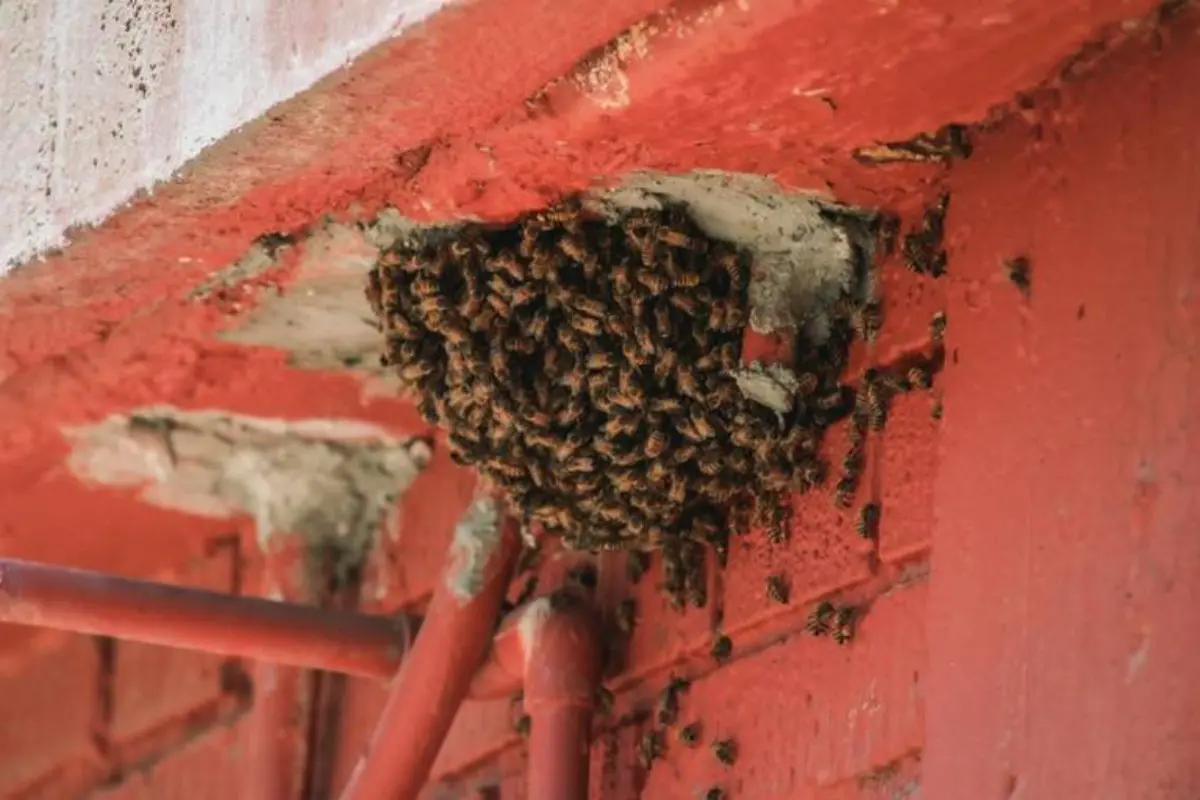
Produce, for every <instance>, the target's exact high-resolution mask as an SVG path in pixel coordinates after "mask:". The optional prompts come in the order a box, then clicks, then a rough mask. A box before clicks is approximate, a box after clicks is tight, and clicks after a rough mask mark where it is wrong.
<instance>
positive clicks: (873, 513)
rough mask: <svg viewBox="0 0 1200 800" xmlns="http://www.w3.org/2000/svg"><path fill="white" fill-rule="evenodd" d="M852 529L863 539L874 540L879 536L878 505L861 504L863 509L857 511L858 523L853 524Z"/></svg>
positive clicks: (872, 503)
mask: <svg viewBox="0 0 1200 800" xmlns="http://www.w3.org/2000/svg"><path fill="white" fill-rule="evenodd" d="M854 529H855V530H856V531H858V535H859V536H861V537H862V538H864V539H874V538H875V537H876V536H878V535H879V504H878V503H874V502H871V503H863V507H862V508H861V509H859V512H858V522H857V523H855V525H854Z"/></svg>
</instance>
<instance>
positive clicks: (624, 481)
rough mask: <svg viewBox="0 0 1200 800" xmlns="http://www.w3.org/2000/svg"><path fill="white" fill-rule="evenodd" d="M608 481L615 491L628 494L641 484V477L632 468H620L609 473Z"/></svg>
mask: <svg viewBox="0 0 1200 800" xmlns="http://www.w3.org/2000/svg"><path fill="white" fill-rule="evenodd" d="M609 483H611V484H612V487H613V489H615V490H616V491H618V492H621V493H623V494H629V493H631V492H633V491H634V490H635V489H637V488H638V486H640V485H641V479H640V477H639V476H638V475H637V474H635V473H634V472H633V471H632V470H621V471H618V472H613V473H611V474H610V475H609Z"/></svg>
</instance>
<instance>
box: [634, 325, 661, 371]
mask: <svg viewBox="0 0 1200 800" xmlns="http://www.w3.org/2000/svg"><path fill="white" fill-rule="evenodd" d="M633 335H634V337H636V339H637V346H638V348H639V349H640V350H641V352H642V353H644V354H647V355H649V354H652V353H654V352H655V350H656V349H657V348H655V346H654V334H653V333H652V332H651V331H650V328H648V327H646V326H645V325H638V326H637V327H635V328H634V330H633ZM644 360H645V357H644V356H643V357H642V359H640V360H639V363H640V361H644Z"/></svg>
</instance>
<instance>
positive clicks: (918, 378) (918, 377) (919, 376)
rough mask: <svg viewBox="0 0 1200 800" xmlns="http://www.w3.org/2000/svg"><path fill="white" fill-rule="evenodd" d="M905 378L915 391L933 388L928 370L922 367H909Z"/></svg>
mask: <svg viewBox="0 0 1200 800" xmlns="http://www.w3.org/2000/svg"><path fill="white" fill-rule="evenodd" d="M906 376H907V378H908V382H909V384H911V385H912V386H913V387H914V388H917V389H928V388H930V387H931V386H933V378H932V376H931V375H930V374H929V370H928V369H926V368H925V367H922V366H915V367H911V368H909V370H908V373H907V375H906Z"/></svg>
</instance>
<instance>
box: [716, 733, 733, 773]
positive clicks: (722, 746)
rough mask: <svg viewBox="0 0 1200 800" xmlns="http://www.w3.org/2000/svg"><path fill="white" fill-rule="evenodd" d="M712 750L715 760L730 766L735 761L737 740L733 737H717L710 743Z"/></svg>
mask: <svg viewBox="0 0 1200 800" xmlns="http://www.w3.org/2000/svg"><path fill="white" fill-rule="evenodd" d="M712 752H713V755H714V756H716V758H717V761H720V762H721V763H722V764H723V765H725V766H727V767H732V766H733V765H734V763H736V762H737V757H738V751H737V742H735V741H734V740H733V739H717V740H716V741H715V742H713V743H712Z"/></svg>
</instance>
